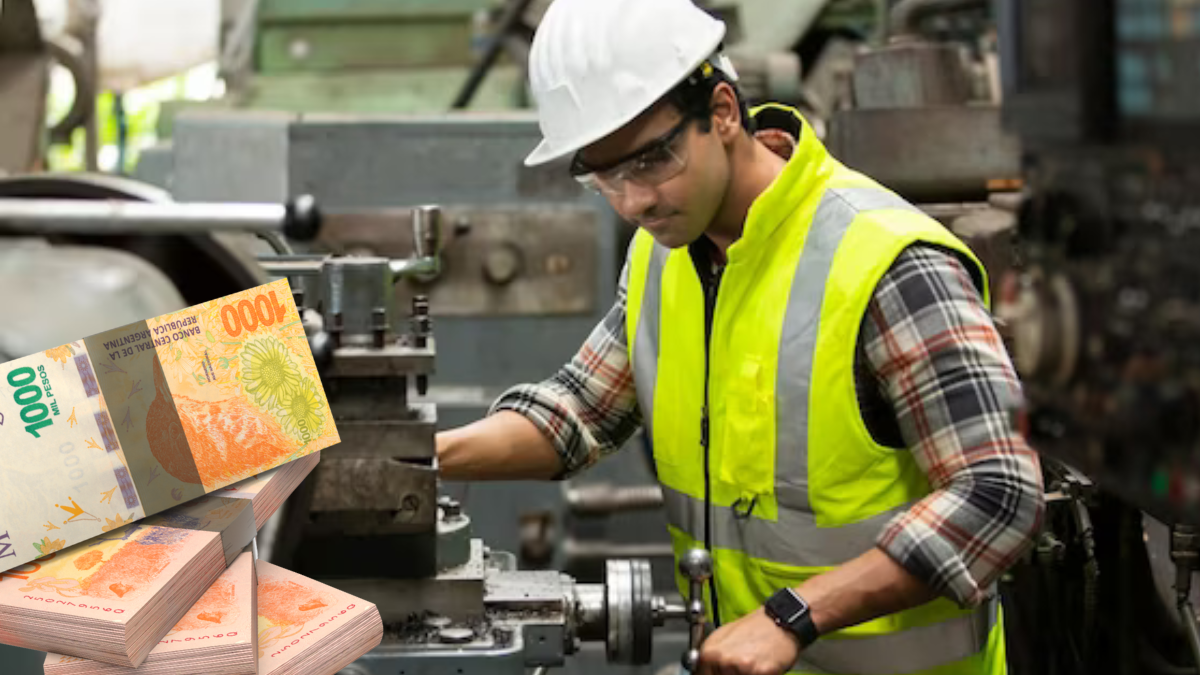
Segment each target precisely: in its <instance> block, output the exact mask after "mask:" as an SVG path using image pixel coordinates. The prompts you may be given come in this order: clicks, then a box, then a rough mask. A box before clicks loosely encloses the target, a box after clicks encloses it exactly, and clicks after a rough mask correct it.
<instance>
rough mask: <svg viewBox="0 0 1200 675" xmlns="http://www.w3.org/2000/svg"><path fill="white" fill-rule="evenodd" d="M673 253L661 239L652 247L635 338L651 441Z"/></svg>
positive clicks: (641, 402)
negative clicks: (666, 279)
mask: <svg viewBox="0 0 1200 675" xmlns="http://www.w3.org/2000/svg"><path fill="white" fill-rule="evenodd" d="M669 253H670V251H669V250H667V249H666V248H664V247H663V246H661V245H659V244H658V243H657V242H656V243H654V244H653V246H652V247H651V249H650V264H649V266H648V269H647V270H646V285H645V286H644V289H643V291H642V309H641V313H640V315H639V316H638V322H637V334H636V335H634V337H633V367H634V370H635V372H637V373H638V374H639V375H640V377H638V378H637V398H638V406H639V407H640V408H641V409H642V424H643V426H644V427H645V433H646V438H649V439H650V441H651V443H653V441H654V428H653V423H654V422H653V420H654V384H655V382H657V381H658V346H659V344H660V343H661V340H660V339H659V325H660V324H659V321H661V319H660V315H661V314H662V275H663V268H664V267H666V265H667V255H668V254H669Z"/></svg>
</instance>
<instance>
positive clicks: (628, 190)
mask: <svg viewBox="0 0 1200 675" xmlns="http://www.w3.org/2000/svg"><path fill="white" fill-rule="evenodd" d="M657 203H658V194H657V192H656V191H655V189H654V188H652V187H646V186H645V185H639V184H638V183H636V182H634V181H625V189H624V191H623V192H622V193H621V194H620V195H617V196H616V199H615V200H614V204H613V207H614V208H615V209H616V210H617V213H620V214H621V217H622V218H624V219H625V220H628V221H636V220H637V219H638V218H641V217H642V216H644V215H645V214H646V213H647V212H648V211H650V210H651V209H653V208H654V206H655V205H656V204H657Z"/></svg>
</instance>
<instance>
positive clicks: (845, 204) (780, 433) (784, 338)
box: [775, 188, 917, 511]
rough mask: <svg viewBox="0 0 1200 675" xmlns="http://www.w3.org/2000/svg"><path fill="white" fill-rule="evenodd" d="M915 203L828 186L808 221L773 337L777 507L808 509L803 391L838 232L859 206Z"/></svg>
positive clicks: (868, 208) (906, 207)
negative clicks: (784, 309) (778, 329)
mask: <svg viewBox="0 0 1200 675" xmlns="http://www.w3.org/2000/svg"><path fill="white" fill-rule="evenodd" d="M876 209H903V210H912V211H916V210H917V208H916V207H915V206H912V205H911V204H909V203H908V202H906V201H904V200H903V199H901V198H900V197H897V196H896V195H895V194H893V193H891V192H887V191H885V190H880V189H877V188H829V189H827V190H826V191H825V194H824V195H822V197H821V203H820V204H819V205H818V206H817V210H816V213H814V214H813V220H812V225H811V226H810V228H809V231H808V237H807V238H806V240H805V242H804V250H803V251H801V253H800V261H799V263H798V264H797V265H796V275H795V276H794V277H793V278H792V288H791V291H790V292H789V293H788V306H787V313H786V315H785V316H784V320H783V332H782V334H781V335H780V339H779V365H778V369H779V376H778V379H777V381H776V391H775V418H776V419H775V430H776V431H775V434H776V436H775V444H776V451H775V480H776V486H775V498H776V499H777V500H778V502H779V504H780V506H781V507H787V508H792V509H802V510H804V511H811V510H812V507H811V505H810V504H809V501H808V396H809V389H810V383H809V378H810V377H811V376H812V367H813V358H814V355H815V353H816V348H817V333H818V330H819V328H820V325H819V324H820V318H821V301H822V299H823V298H824V295H825V280H826V279H828V278H829V269H830V267H831V266H832V265H833V256H834V254H835V253H837V250H838V245H839V244H840V243H841V241H842V236H843V235H845V234H846V230H848V229H849V228H850V223H852V222H853V221H854V216H855V214H856V213H857V212H859V211H873V210H876Z"/></svg>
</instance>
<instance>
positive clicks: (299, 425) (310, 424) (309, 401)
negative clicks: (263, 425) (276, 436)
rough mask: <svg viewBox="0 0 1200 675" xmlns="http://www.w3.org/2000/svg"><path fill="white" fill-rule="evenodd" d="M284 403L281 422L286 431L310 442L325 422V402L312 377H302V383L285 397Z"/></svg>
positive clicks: (280, 417) (280, 414)
mask: <svg viewBox="0 0 1200 675" xmlns="http://www.w3.org/2000/svg"><path fill="white" fill-rule="evenodd" d="M282 404H283V405H282V409H281V410H280V412H279V424H280V426H282V427H283V430H284V432H286V433H289V434H291V435H293V436H295V437H296V438H299V439H300V440H302V441H304V442H308V441H309V440H311V439H312V438H313V437H314V436H316V435H317V434H318V433H319V432H320V431H321V427H322V426H323V425H324V424H325V416H324V415H323V414H322V409H323V408H324V407H325V403H324V402H323V401H322V400H321V394H320V392H318V391H317V386H316V385H315V384H314V383H313V381H312V380H311V379H310V378H307V377H305V378H301V380H300V384H299V385H297V386H296V388H295V389H293V390H292V391H290V392H289V393H288V394H287V395H286V396H285V397H284V399H283V401H282Z"/></svg>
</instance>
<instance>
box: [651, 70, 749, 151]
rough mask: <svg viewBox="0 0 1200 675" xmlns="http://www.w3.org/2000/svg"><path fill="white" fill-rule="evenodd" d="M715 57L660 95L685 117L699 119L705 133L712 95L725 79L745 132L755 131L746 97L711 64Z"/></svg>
mask: <svg viewBox="0 0 1200 675" xmlns="http://www.w3.org/2000/svg"><path fill="white" fill-rule="evenodd" d="M713 61H714V59H711V58H710V59H707V60H705V62H704V63H702V64H700V67H699V68H697V69H696V70H695V71H693V72H692V74H691V75H688V76H687V78H686V79H685V80H684V81H682V82H680V83H679V84H677V85H675V87H674V88H673V89H671V91H669V92H667V94H666V96H664V97H663V100H665V101H666V102H667V103H669V104H671V105H673V106H675V109H677V110H678V111H679V112H680V113H681V114H682V115H683V116H684V117H690V118H693V119H695V120H697V121H698V124H697V126H698V127H699V128H700V131H702V132H704V133H708V130H709V129H711V128H712V95H713V91H714V90H715V89H716V88H717V85H718V84H720V83H722V82H728V83H729V86H730V87H733V97H734V99H735V100H736V101H737V106H738V112H739V113H741V116H742V128H743V129H745V130H746V133H749V134H753V133H754V120H752V119H751V118H750V109H749V106H747V105H746V96H745V94H743V93H742V90H741V89H740V88H738V85H737V82H735V81H734V80H732V79H730V77H729V76H728V75H726V74H725V71H723V70H721V69H720V68H717V67H716V66H715V65H714V64H713Z"/></svg>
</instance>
